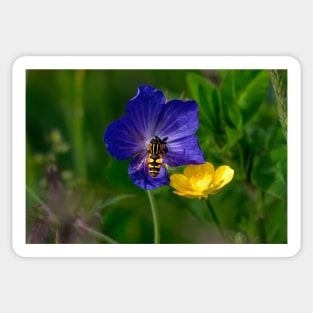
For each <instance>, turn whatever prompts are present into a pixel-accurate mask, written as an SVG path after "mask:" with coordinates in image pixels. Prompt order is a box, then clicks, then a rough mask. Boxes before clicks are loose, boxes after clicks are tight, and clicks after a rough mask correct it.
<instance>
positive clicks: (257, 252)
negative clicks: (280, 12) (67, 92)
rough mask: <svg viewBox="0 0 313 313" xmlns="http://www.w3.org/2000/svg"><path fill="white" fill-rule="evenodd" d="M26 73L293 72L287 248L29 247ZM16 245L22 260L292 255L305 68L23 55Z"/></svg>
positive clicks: (276, 63)
mask: <svg viewBox="0 0 313 313" xmlns="http://www.w3.org/2000/svg"><path fill="white" fill-rule="evenodd" d="M26 69H288V244H264V245H263V244H237V245H236V244H179V245H175V244H160V245H153V244H151V245H150V244H148V245H146V244H119V245H104V244H85V245H81V244H72V245H71V244H69V245H57V244H42V245H38V244H36V245H35V244H34V245H32V244H26V243H25V231H26V229H25V218H26V216H25V215H26V213H25V199H26V195H25V181H26V180H25V178H26V177H25V138H26V134H25V129H26V128H25V108H26V81H25V76H26V75H25V70H26ZM12 73H13V77H12V78H13V82H12V101H13V109H12V140H13V142H12V245H13V250H14V251H15V253H16V254H17V255H19V256H22V257H291V256H294V255H296V254H297V253H298V252H299V250H300V248H301V174H300V173H301V171H300V170H301V156H300V154H301V153H300V151H301V87H300V81H301V67H300V64H299V62H298V61H297V60H296V59H295V58H293V57H290V56H189V57H186V56H92V57H90V56H85V57H81V56H24V57H21V58H19V59H17V60H16V61H15V62H14V64H13V69H12Z"/></svg>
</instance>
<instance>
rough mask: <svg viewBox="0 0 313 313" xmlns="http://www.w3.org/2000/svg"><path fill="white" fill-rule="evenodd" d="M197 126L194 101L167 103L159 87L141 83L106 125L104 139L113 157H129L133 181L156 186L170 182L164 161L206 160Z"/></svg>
mask: <svg viewBox="0 0 313 313" xmlns="http://www.w3.org/2000/svg"><path fill="white" fill-rule="evenodd" d="M198 127H199V121H198V104H197V102H195V101H193V100H186V101H182V100H172V101H169V102H167V103H166V100H165V97H164V94H163V93H162V92H161V91H160V90H157V89H155V88H153V87H151V86H149V85H143V86H140V87H139V88H138V92H137V95H136V96H135V97H134V98H132V99H131V100H129V102H128V103H127V107H126V116H123V117H121V118H120V119H119V120H116V121H114V122H112V123H111V124H110V125H109V126H108V127H107V129H106V132H105V134H104V142H105V144H106V147H107V150H108V152H109V153H110V154H111V156H112V157H114V158H116V159H118V160H126V159H129V158H132V161H131V162H130V164H129V167H128V173H129V175H130V177H131V179H132V181H133V182H134V184H135V185H137V186H138V187H140V188H142V189H155V188H158V187H161V186H163V185H169V181H170V180H169V175H168V173H167V170H166V165H169V166H181V165H187V164H202V163H205V159H204V155H203V152H202V150H201V149H200V147H199V143H198V139H197V137H196V136H195V133H196V131H197V130H198Z"/></svg>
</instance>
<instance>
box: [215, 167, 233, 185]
mask: <svg viewBox="0 0 313 313" xmlns="http://www.w3.org/2000/svg"><path fill="white" fill-rule="evenodd" d="M233 176H234V170H233V169H232V168H230V167H229V166H227V165H222V166H220V167H218V168H217V170H216V171H215V175H214V179H213V181H212V184H213V188H214V190H215V191H217V190H219V189H221V188H223V187H224V186H225V185H227V184H228V183H229V182H230V181H231V180H232V179H233Z"/></svg>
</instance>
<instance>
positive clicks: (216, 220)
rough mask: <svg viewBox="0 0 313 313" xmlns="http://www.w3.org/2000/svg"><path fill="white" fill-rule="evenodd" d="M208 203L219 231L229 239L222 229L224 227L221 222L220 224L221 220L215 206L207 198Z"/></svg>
mask: <svg viewBox="0 0 313 313" xmlns="http://www.w3.org/2000/svg"><path fill="white" fill-rule="evenodd" d="M206 203H207V205H208V208H209V210H210V213H211V215H212V218H213V221H214V223H215V225H216V227H217V228H218V230H219V232H220V234H221V236H222V238H223V239H224V240H225V241H228V240H227V237H226V236H225V233H224V231H223V229H222V227H221V224H220V222H219V220H218V217H217V215H216V213H215V210H214V208H213V205H212V203H211V202H210V200H209V199H208V200H207V202H206Z"/></svg>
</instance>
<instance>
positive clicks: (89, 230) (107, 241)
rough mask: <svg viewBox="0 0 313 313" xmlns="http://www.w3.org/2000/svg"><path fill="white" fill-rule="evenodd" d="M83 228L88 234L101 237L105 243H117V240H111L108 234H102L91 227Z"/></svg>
mask: <svg viewBox="0 0 313 313" xmlns="http://www.w3.org/2000/svg"><path fill="white" fill-rule="evenodd" d="M85 230H87V232H88V233H89V234H90V235H92V236H94V237H95V238H98V239H101V240H103V241H105V242H106V243H118V242H117V241H115V240H113V239H112V238H110V237H109V236H107V235H104V234H102V233H100V232H98V231H96V230H94V229H93V228H90V227H85Z"/></svg>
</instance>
